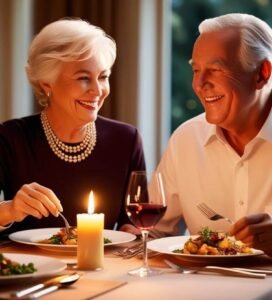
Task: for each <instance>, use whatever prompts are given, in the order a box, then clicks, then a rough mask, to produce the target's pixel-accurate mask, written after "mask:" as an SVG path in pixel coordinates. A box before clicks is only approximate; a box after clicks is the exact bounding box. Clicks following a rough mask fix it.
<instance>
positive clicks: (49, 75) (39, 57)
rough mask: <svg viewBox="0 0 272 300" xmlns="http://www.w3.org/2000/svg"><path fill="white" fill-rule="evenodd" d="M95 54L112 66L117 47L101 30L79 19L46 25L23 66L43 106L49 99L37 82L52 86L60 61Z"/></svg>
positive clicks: (78, 58)
mask: <svg viewBox="0 0 272 300" xmlns="http://www.w3.org/2000/svg"><path fill="white" fill-rule="evenodd" d="M96 53H100V54H102V55H104V57H105V58H106V60H107V61H108V62H109V68H110V67H112V65H113V63H114V61H115V58H116V44H115V42H114V40H113V39H112V38H111V37H110V36H108V35H107V34H106V33H105V32H104V31H103V30H102V29H101V28H99V27H96V26H94V25H91V24H90V23H88V22H86V21H83V20H81V19H63V20H59V21H56V22H53V23H50V24H48V25H47V26H45V27H44V28H43V29H42V30H41V31H40V32H39V33H38V35H36V37H35V38H34V39H33V41H32V43H31V45H30V48H29V53H28V61H27V65H26V67H25V69H26V73H27V77H28V80H29V82H30V84H31V86H32V89H33V92H34V94H35V96H36V97H37V99H38V101H39V103H40V104H41V105H42V106H47V105H48V96H47V95H46V93H45V91H44V90H43V89H42V88H41V86H40V84H39V82H40V81H43V82H48V83H52V82H54V80H56V78H57V76H58V75H59V72H60V68H61V65H62V63H63V62H71V61H81V60H85V59H89V58H90V57H92V56H93V55H95V54H96Z"/></svg>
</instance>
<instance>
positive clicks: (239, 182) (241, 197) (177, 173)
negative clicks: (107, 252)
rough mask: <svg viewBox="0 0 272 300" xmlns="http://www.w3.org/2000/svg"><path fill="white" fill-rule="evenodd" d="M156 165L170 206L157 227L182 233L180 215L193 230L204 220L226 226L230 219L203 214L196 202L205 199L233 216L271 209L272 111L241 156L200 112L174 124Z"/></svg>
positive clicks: (214, 226) (213, 226)
mask: <svg viewBox="0 0 272 300" xmlns="http://www.w3.org/2000/svg"><path fill="white" fill-rule="evenodd" d="M157 170H158V171H160V172H161V173H162V175H163V179H164V182H165V191H166V200H167V203H168V208H167V211H166V214H165V216H164V218H163V220H161V222H160V223H159V224H158V225H157V226H156V229H158V230H161V231H164V232H166V233H170V234H173V235H176V234H180V232H178V222H179V220H180V219H181V218H184V219H185V222H186V225H187V227H188V229H189V232H190V233H191V234H197V233H198V231H199V230H200V229H201V228H202V227H205V226H209V228H211V229H214V230H224V231H227V230H228V228H229V224H228V223H227V222H226V221H223V220H220V221H216V222H214V221H209V220H208V219H207V218H205V217H204V216H203V215H202V214H201V212H200V211H199V210H198V209H197V207H196V206H197V204H199V203H201V202H205V203H206V204H207V205H208V206H210V207H211V208H213V209H214V210H215V211H217V212H218V213H220V214H223V215H225V216H227V217H229V218H230V219H232V220H234V221H237V220H238V219H239V218H241V217H243V216H245V215H249V214H254V213H260V212H269V213H272V113H271V112H270V114H269V116H268V118H267V120H266V122H265V123H264V125H263V127H262V129H261V130H260V132H259V133H258V135H257V136H256V137H255V138H254V139H253V140H251V141H250V143H248V144H247V145H246V147H245V151H244V154H243V155H242V156H239V155H238V154H237V153H236V152H235V151H234V150H233V148H232V147H231V146H230V145H229V144H228V143H227V141H226V139H225V138H224V135H223V133H222V131H221V129H220V128H218V127H216V126H215V125H212V124H209V123H208V122H207V121H206V119H205V113H204V114H201V115H199V116H197V117H195V118H193V119H191V120H189V121H187V122H185V123H184V124H182V125H181V126H179V127H178V128H177V129H176V131H175V132H174V133H173V135H172V136H171V138H170V140H169V143H168V146H167V149H166V151H165V153H164V154H163V157H162V159H161V162H160V164H159V166H158V168H157ZM151 193H154V191H152V182H151ZM155 197H157V196H156V195H152V198H153V199H155Z"/></svg>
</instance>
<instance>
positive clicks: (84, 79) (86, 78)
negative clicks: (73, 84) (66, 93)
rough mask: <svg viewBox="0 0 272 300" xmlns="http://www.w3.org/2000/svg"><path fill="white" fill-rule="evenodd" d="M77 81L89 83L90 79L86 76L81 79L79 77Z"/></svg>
mask: <svg viewBox="0 0 272 300" xmlns="http://www.w3.org/2000/svg"><path fill="white" fill-rule="evenodd" d="M78 80H82V81H89V80H90V78H89V77H87V76H82V77H79V78H78Z"/></svg>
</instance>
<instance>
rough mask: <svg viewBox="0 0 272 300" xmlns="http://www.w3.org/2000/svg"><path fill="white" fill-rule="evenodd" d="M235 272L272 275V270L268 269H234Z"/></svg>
mask: <svg viewBox="0 0 272 300" xmlns="http://www.w3.org/2000/svg"><path fill="white" fill-rule="evenodd" d="M232 269H234V270H238V271H246V272H252V273H263V274H266V275H272V270H268V269H255V268H232Z"/></svg>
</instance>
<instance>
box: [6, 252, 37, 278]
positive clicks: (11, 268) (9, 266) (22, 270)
mask: <svg viewBox="0 0 272 300" xmlns="http://www.w3.org/2000/svg"><path fill="white" fill-rule="evenodd" d="M36 271H37V269H36V268H35V267H34V264H33V263H29V264H19V263H18V262H15V261H12V260H10V259H8V258H7V257H5V256H4V255H3V254H1V253H0V275H1V276H3V275H4V276H8V275H22V274H29V273H34V272H36Z"/></svg>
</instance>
